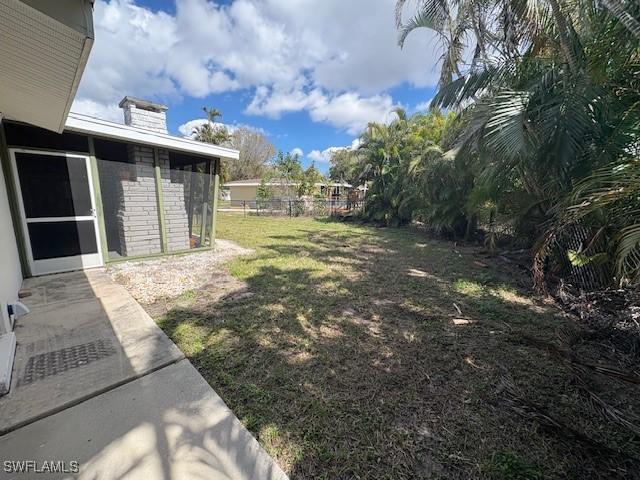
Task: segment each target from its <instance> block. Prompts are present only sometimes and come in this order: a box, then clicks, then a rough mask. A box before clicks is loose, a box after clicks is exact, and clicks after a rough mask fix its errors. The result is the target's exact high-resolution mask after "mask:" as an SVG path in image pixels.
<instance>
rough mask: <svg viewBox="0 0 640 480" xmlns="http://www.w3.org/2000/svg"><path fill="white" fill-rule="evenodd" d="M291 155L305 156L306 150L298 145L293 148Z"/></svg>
mask: <svg viewBox="0 0 640 480" xmlns="http://www.w3.org/2000/svg"><path fill="white" fill-rule="evenodd" d="M291 155H297V156H299V157H304V152H303V151H302V149H301V148H300V147H296V148H294V149H292V150H291Z"/></svg>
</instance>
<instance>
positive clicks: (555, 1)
mask: <svg viewBox="0 0 640 480" xmlns="http://www.w3.org/2000/svg"><path fill="white" fill-rule="evenodd" d="M404 4H405V1H403V0H399V1H398V2H397V16H396V19H397V24H398V26H399V32H400V44H401V45H402V43H403V42H404V40H405V39H406V37H407V35H408V34H409V33H410V32H411V31H413V30H415V29H416V28H423V27H424V28H429V29H431V30H432V31H434V32H436V33H437V34H438V36H439V38H441V41H442V46H443V49H444V52H445V53H444V54H443V65H442V75H441V80H440V89H439V91H438V93H437V95H436V97H435V98H434V99H433V101H432V105H433V106H435V107H438V106H439V107H445V108H450V109H455V110H456V111H459V112H461V114H462V116H463V117H464V119H465V128H464V129H463V131H462V133H461V135H460V136H459V138H458V147H459V149H458V155H463V156H467V162H466V163H469V162H471V163H472V164H473V165H475V166H474V167H473V170H474V172H475V176H476V180H475V186H474V189H473V192H472V195H471V197H470V199H473V198H474V195H476V193H474V192H479V191H483V192H485V193H486V194H487V195H489V196H490V197H491V199H492V201H494V202H497V205H498V208H499V209H500V208H501V209H503V211H506V212H509V213H510V214H511V215H512V216H513V217H514V219H515V220H516V225H517V228H518V229H519V231H522V232H526V233H527V234H528V235H529V236H531V235H539V236H540V239H541V240H540V242H539V244H538V257H537V258H538V260H537V267H538V269H539V270H544V268H543V267H544V264H545V262H547V261H548V260H545V259H547V258H548V254H549V253H550V249H549V245H550V242H553V241H556V240H557V239H558V237H557V235H555V233H557V232H558V231H560V230H562V229H563V227H566V226H567V225H569V224H571V223H575V222H579V223H580V225H581V226H582V227H581V228H582V229H583V230H584V231H586V232H587V236H591V237H592V236H593V235H595V234H596V233H598V232H601V233H599V235H601V237H600V238H601V239H602V242H588V243H589V245H590V246H591V248H596V246H598V247H597V248H602V249H604V250H606V253H607V255H608V259H609V263H610V264H612V265H613V264H615V265H616V268H615V269H612V271H614V270H615V271H616V272H617V278H618V280H619V279H620V278H622V277H625V278H629V276H630V275H631V276H632V277H635V278H640V275H639V274H640V272H639V270H640V269H639V268H637V267H638V264H639V263H640V261H639V260H638V259H640V241H639V240H640V239H639V238H638V237H639V236H640V228H639V227H638V226H637V225H636V223H637V222H635V221H633V218H634V217H633V216H630V215H629V212H633V213H637V198H638V197H637V190H636V189H635V188H634V187H632V186H631V185H629V184H627V183H624V185H625V186H624V187H620V188H619V189H617V190H616V188H618V187H619V186H620V185H619V184H618V182H620V181H621V180H622V178H621V177H620V175H619V172H622V171H624V172H625V173H624V179H626V180H628V181H629V182H631V183H632V184H634V185H635V183H634V182H637V181H638V175H636V174H633V173H632V172H637V168H638V162H637V159H638V151H639V150H638V148H637V145H638V134H639V133H640V44H639V42H638V38H639V37H638V31H639V30H638V28H637V27H638V25H640V23H638V21H637V18H640V4H638V3H637V2H628V1H625V0H604V1H603V5H604V6H601V5H600V4H599V3H598V2H596V1H595V0H578V1H576V2H565V1H563V0H522V1H518V0H458V1H454V0H424V1H422V2H420V6H419V8H418V14H417V15H416V16H415V17H414V18H413V19H412V20H410V21H409V22H407V23H402V21H401V11H402V9H403V7H404ZM488 26H490V27H488ZM464 39H466V40H467V41H468V42H475V50H474V52H475V55H474V60H475V59H476V58H480V59H482V61H479V62H475V61H472V62H471V65H470V67H469V68H466V69H465V68H464V67H465V65H464V58H463V54H462V53H461V48H462V47H461V46H462V45H464V44H465V41H464ZM482 51H484V52H489V53H488V54H486V53H485V54H482V53H478V52H482ZM463 163H464V162H463ZM616 172H618V173H616ZM603 182H604V183H603ZM594 191H595V192H600V193H594ZM614 191H615V192H616V194H615V195H614V194H613V192H614ZM568 192H570V193H569V194H568ZM480 196H481V197H482V198H486V195H484V196H483V195H480ZM614 198H615V200H613V199H614ZM514 199H516V200H517V201H515V202H514V201H513V200H514ZM605 200H606V201H605ZM616 212H617V213H616ZM620 212H623V213H620ZM635 218H637V215H636V217H635ZM605 233H606V235H605ZM553 239H556V240H553ZM602 245H604V246H602ZM599 246H602V247H599ZM597 253H598V252H590V257H593V256H594V255H593V254H597ZM598 258H602V257H598Z"/></svg>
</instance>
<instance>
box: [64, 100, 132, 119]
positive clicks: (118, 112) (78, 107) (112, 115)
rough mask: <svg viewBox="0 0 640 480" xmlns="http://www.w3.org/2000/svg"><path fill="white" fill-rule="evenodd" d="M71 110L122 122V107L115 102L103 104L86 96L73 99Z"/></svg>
mask: <svg viewBox="0 0 640 480" xmlns="http://www.w3.org/2000/svg"><path fill="white" fill-rule="evenodd" d="M71 111H72V112H78V113H84V114H85V115H89V116H92V117H96V118H101V119H103V120H110V121H112V122H117V123H123V120H124V117H123V113H122V109H120V107H118V105H117V104H115V103H114V104H111V105H104V104H102V103H100V102H96V101H94V100H90V99H88V98H85V99H82V100H81V99H75V100H74V102H73V104H72V105H71Z"/></svg>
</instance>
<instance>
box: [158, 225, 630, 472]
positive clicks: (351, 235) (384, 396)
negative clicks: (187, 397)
mask: <svg viewBox="0 0 640 480" xmlns="http://www.w3.org/2000/svg"><path fill="white" fill-rule="evenodd" d="M218 218H219V220H218V227H217V229H218V230H217V231H218V237H219V238H224V239H228V240H232V241H235V242H237V243H238V244H240V245H241V246H244V247H249V248H253V249H255V254H254V255H251V256H248V257H239V258H237V259H235V260H233V261H232V262H231V263H230V264H229V265H228V269H229V272H230V274H231V275H232V276H233V277H235V278H236V279H237V280H239V281H241V282H243V283H242V284H243V285H244V286H245V288H246V290H247V291H248V292H250V294H248V295H241V296H236V297H233V296H231V298H228V299H222V300H220V299H219V295H218V296H216V295H212V294H211V292H210V291H209V290H208V289H207V288H203V289H202V290H199V291H196V292H190V293H189V294H188V295H185V296H184V297H183V298H181V299H178V300H177V301H176V302H175V303H174V304H172V306H171V308H170V309H169V311H168V312H166V313H165V314H163V315H161V316H159V317H158V318H157V321H158V323H159V324H160V326H161V327H162V328H163V329H164V330H165V331H166V332H167V333H168V334H169V335H170V337H171V338H172V339H173V340H174V341H175V342H176V343H177V344H178V346H179V347H180V348H181V349H182V350H183V351H184V352H185V354H186V355H187V356H188V358H189V359H190V360H191V361H192V362H193V363H194V365H195V366H196V368H197V369H198V370H199V371H200V373H201V374H202V375H203V376H204V377H205V378H206V380H207V381H208V382H209V383H210V384H211V385H212V387H213V388H214V389H215V390H216V391H217V392H218V393H219V394H220V395H221V396H222V398H223V399H224V400H225V402H226V403H227V404H228V405H229V407H230V408H231V409H232V410H233V411H234V412H235V413H236V415H237V416H238V417H239V418H240V419H241V421H242V422H243V423H244V424H245V425H246V426H247V428H249V430H250V431H251V432H252V433H253V434H254V435H255V436H256V437H257V438H258V440H259V441H260V443H261V444H262V446H263V447H264V448H265V449H266V450H267V451H268V453H270V454H271V455H272V456H273V457H274V458H275V459H276V460H277V462H278V463H279V464H280V465H281V467H282V468H283V469H285V470H286V471H287V473H289V474H290V476H291V478H292V479H297V478H326V479H338V478H345V479H346V478H375V479H383V478H384V479H404V478H406V479H409V478H504V479H508V478H510V479H537V478H584V476H585V474H586V472H588V473H589V474H590V475H600V474H602V475H601V476H602V478H607V477H609V476H611V475H612V471H611V470H610V469H609V467H604V466H603V465H602V463H601V462H600V460H599V459H598V458H597V457H596V456H594V455H593V452H591V451H589V450H588V449H587V448H582V447H581V446H580V445H579V444H576V443H575V442H567V441H565V439H563V438H560V436H558V435H555V434H553V432H551V433H550V432H547V431H543V430H542V429H541V428H539V426H538V424H537V423H536V422H533V421H530V420H527V419H524V418H522V417H521V416H519V415H516V414H515V413H514V411H513V410H512V409H510V408H508V407H507V406H505V405H504V404H503V403H502V402H501V388H502V387H501V385H502V382H503V379H504V378H509V379H510V380H511V381H512V382H513V384H514V385H515V386H516V388H517V389H518V390H519V391H520V392H521V394H522V396H523V397H524V398H526V399H527V400H528V401H531V402H533V403H535V404H539V405H543V406H544V407H545V408H546V409H547V410H548V411H549V412H550V413H551V414H553V415H554V416H556V417H558V418H562V419H564V420H566V421H567V422H568V423H569V424H570V425H572V426H573V427H574V428H576V429H578V430H580V431H583V432H588V433H589V434H590V435H591V436H592V437H595V438H599V439H606V440H607V442H609V441H610V438H611V436H607V431H606V428H605V427H602V426H601V422H599V421H598V419H597V418H595V416H593V415H591V416H590V415H589V414H585V412H584V411H583V410H582V408H581V407H580V405H581V404H580V402H578V399H577V398H575V395H576V394H575V393H574V392H575V388H572V385H571V382H572V380H571V375H570V372H569V371H568V369H567V367H566V366H565V365H564V364H563V363H561V362H559V361H558V360H557V358H556V357H554V356H552V355H551V354H550V353H549V352H548V351H545V350H544V349H541V348H539V347H536V346H535V342H534V344H532V343H531V342H528V341H524V339H530V338H533V339H535V340H540V341H542V342H553V341H554V339H555V338H556V335H557V332H558V330H559V329H560V328H569V329H570V328H574V327H573V325H572V324H571V322H570V321H569V320H567V319H566V318H564V317H563V316H562V315H560V314H559V312H558V311H557V310H556V309H555V308H554V307H552V306H550V305H546V304H544V303H542V302H541V301H538V300H535V299H533V298H532V297H531V296H529V295H528V293H527V288H526V287H523V286H521V285H519V280H520V279H521V275H520V274H516V273H514V272H513V271H509V270H507V269H506V268H505V267H504V265H503V266H500V265H498V264H496V265H494V264H493V262H491V261H490V260H486V259H483V260H482V262H485V263H486V264H488V265H485V264H484V263H482V262H478V258H479V257H478V255H477V252H475V250H473V249H465V248H459V247H456V246H455V245H454V244H452V243H449V242H440V241H434V240H429V239H427V238H425V237H424V236H422V235H420V234H419V233H412V232H410V231H408V230H403V229H380V228H374V227H366V226H359V225H355V224H348V223H340V222H332V221H320V220H314V219H308V218H300V219H295V218H294V219H289V218H269V217H254V216H248V217H243V216H241V215H233V214H220V215H219V217H218ZM603 441H604V440H603ZM623 441H624V439H620V442H623ZM609 444H610V443H609ZM610 446H612V447H616V445H611V444H610ZM594 472H595V473H594ZM621 472H623V470H621ZM618 473H619V474H620V472H618ZM621 475H622V474H620V475H618V476H621Z"/></svg>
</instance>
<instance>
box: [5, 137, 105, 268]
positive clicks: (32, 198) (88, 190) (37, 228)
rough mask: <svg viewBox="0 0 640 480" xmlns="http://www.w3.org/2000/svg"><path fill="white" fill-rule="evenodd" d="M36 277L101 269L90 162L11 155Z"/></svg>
mask: <svg viewBox="0 0 640 480" xmlns="http://www.w3.org/2000/svg"><path fill="white" fill-rule="evenodd" d="M11 157H12V160H13V167H14V174H15V176H16V184H17V186H18V196H19V200H20V210H21V214H22V222H23V227H24V232H25V235H26V237H27V238H26V247H27V255H28V258H29V264H30V266H31V273H32V274H33V275H42V274H45V273H55V272H65V271H70V270H80V269H83V268H90V267H98V266H101V265H102V253H101V251H100V240H99V236H98V222H97V216H96V210H95V199H94V193H93V184H92V182H91V169H90V164H89V157H86V156H82V155H73V154H64V153H47V152H37V151H28V150H12V151H11Z"/></svg>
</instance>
